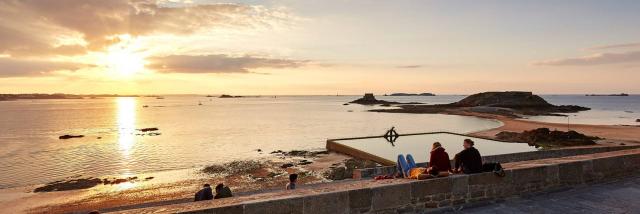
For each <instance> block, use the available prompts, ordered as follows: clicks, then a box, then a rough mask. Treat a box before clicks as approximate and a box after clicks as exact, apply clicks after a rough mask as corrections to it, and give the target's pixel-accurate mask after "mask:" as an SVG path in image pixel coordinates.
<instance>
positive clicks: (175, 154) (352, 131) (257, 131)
mask: <svg viewBox="0 0 640 214" xmlns="http://www.w3.org/2000/svg"><path fill="white" fill-rule="evenodd" d="M359 97H361V96H335V95H334V96H259V97H243V98H217V97H206V96H204V95H166V96H163V98H164V99H157V98H155V97H114V98H98V99H62V100H17V101H3V102H0V172H2V173H0V189H2V188H11V187H20V186H26V185H33V184H43V183H47V182H52V181H57V180H63V179H65V178H69V177H74V176H82V177H100V176H105V175H135V174H138V173H150V172H161V171H169V170H181V169H190V168H198V167H203V166H205V165H208V164H214V163H224V162H229V161H234V160H248V159H260V158H265V157H267V156H269V155H271V154H269V153H270V152H271V151H275V150H283V151H288V150H316V149H323V148H324V147H325V142H326V140H327V139H332V138H347V137H362V136H372V135H382V134H384V133H385V131H386V130H388V129H389V128H391V127H395V130H397V132H399V133H400V134H404V133H418V132H431V131H450V132H458V133H468V132H474V131H479V130H485V129H490V128H494V127H498V126H500V125H501V123H500V122H499V121H495V120H487V119H480V118H475V117H465V116H456V115H440V114H397V113H376V112H368V110H370V109H374V108H385V107H380V106H363V105H357V104H351V105H344V104H345V103H347V102H349V101H351V100H355V99H357V98H359ZM464 97H465V96H462V95H439V96H430V97H429V96H407V97H392V96H385V97H382V96H379V97H378V98H379V99H384V100H389V101H398V102H422V103H426V104H440V103H450V102H455V101H458V100H460V99H462V98H464ZM543 98H545V99H546V100H547V101H549V102H550V103H553V104H558V105H581V106H586V107H590V108H592V110H590V111H586V112H580V113H574V114H568V116H567V117H557V116H555V117H548V116H537V117H529V118H527V119H528V120H536V121H545V122H556V123H572V124H578V123H581V124H604V125H640V123H637V122H635V120H636V119H640V96H638V95H631V96H628V97H604V96H603V97H588V96H584V95H544V96H543ZM143 128H157V129H158V130H157V131H148V132H143V131H140V129H143ZM66 134H69V135H83V136H84V137H82V138H71V139H59V136H61V135H66Z"/></svg>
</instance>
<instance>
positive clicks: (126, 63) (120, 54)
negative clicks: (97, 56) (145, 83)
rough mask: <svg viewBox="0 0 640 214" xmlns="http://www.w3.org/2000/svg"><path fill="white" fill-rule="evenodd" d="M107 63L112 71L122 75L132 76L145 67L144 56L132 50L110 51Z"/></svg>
mask: <svg viewBox="0 0 640 214" xmlns="http://www.w3.org/2000/svg"><path fill="white" fill-rule="evenodd" d="M106 64H107V67H108V68H109V70H110V71H113V72H115V73H117V74H118V75H120V76H131V75H133V74H135V73H137V72H140V71H142V70H143V69H144V58H143V57H142V56H141V55H140V54H137V53H135V52H133V51H130V50H126V49H116V50H111V51H110V52H109V53H108V55H107V58H106Z"/></svg>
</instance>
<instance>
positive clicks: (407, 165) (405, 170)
mask: <svg viewBox="0 0 640 214" xmlns="http://www.w3.org/2000/svg"><path fill="white" fill-rule="evenodd" d="M396 167H397V169H398V173H399V174H400V176H402V177H403V178H410V177H411V175H412V174H411V172H412V170H413V172H414V173H413V174H422V172H424V170H422V169H424V168H422V169H420V168H419V167H417V166H416V161H415V160H413V156H411V154H407V158H405V157H404V155H402V154H399V155H398V162H397V166H396Z"/></svg>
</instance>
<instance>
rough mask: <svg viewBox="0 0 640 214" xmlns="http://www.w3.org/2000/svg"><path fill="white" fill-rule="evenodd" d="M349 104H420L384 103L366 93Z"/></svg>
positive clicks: (384, 101)
mask: <svg viewBox="0 0 640 214" xmlns="http://www.w3.org/2000/svg"><path fill="white" fill-rule="evenodd" d="M349 103H355V104H361V105H392V104H422V103H418V102H411V103H401V102H393V101H386V100H378V99H376V97H375V96H373V94H372V93H366V94H364V97H362V98H360V99H357V100H354V101H351V102H349Z"/></svg>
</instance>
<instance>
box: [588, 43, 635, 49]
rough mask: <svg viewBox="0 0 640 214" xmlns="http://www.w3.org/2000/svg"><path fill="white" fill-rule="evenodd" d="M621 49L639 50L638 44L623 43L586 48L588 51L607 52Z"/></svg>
mask: <svg viewBox="0 0 640 214" xmlns="http://www.w3.org/2000/svg"><path fill="white" fill-rule="evenodd" d="M621 48H640V43H624V44H614V45H603V46H596V47H591V48H588V50H609V49H621Z"/></svg>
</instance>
